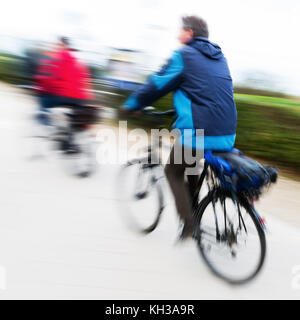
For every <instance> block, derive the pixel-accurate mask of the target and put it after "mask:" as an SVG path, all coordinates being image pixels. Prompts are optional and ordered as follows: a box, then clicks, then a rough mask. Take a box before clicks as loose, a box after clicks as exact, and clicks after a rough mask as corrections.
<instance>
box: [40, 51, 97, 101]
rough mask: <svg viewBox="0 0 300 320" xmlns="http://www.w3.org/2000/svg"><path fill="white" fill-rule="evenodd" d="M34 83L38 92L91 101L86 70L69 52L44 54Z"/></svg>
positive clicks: (88, 77) (88, 75)
mask: <svg viewBox="0 0 300 320" xmlns="http://www.w3.org/2000/svg"><path fill="white" fill-rule="evenodd" d="M40 62H41V64H40V67H39V69H38V73H37V75H36V77H35V78H36V83H37V87H38V90H39V91H40V92H44V93H50V94H54V95H59V96H63V97H69V98H75V99H83V100H91V99H93V94H92V92H91V91H89V90H90V89H91V86H90V84H89V81H90V74H89V71H88V69H87V68H86V67H85V66H84V65H83V64H82V63H80V62H79V61H78V59H77V58H76V57H75V56H74V55H73V54H72V51H70V50H60V51H56V52H51V53H46V54H45V58H44V59H42V60H41V61H40Z"/></svg>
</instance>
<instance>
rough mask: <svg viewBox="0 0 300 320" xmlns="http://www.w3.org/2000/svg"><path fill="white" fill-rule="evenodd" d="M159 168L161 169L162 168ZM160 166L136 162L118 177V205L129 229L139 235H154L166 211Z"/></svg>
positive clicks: (125, 167) (131, 163)
mask: <svg viewBox="0 0 300 320" xmlns="http://www.w3.org/2000/svg"><path fill="white" fill-rule="evenodd" d="M158 167H159V166H158ZM158 167H156V168H153V167H152V168H151V167H147V166H146V165H144V161H143V160H142V159H140V160H134V161H131V162H128V163H127V164H126V165H124V166H123V167H122V169H121V171H120V175H119V177H118V180H117V183H118V188H117V190H118V195H117V197H118V200H119V201H118V205H119V211H120V213H121V216H122V218H123V220H124V221H125V223H126V224H127V226H128V227H129V228H130V229H131V230H133V231H136V232H139V233H144V234H147V233H150V232H152V231H153V230H154V229H155V228H156V227H157V225H158V223H159V221H160V217H161V213H162V211H163V208H164V200H163V192H162V188H161V185H160V176H159V172H156V171H157V170H158Z"/></svg>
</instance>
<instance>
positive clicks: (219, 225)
mask: <svg viewBox="0 0 300 320" xmlns="http://www.w3.org/2000/svg"><path fill="white" fill-rule="evenodd" d="M237 202H238V204H237V203H235V202H234V201H233V199H232V195H231V193H230V192H228V191H226V190H223V189H220V188H218V189H214V190H212V191H211V192H210V193H209V194H208V195H207V196H206V197H205V198H204V199H203V200H202V201H201V203H200V204H199V207H198V210H197V211H196V221H197V225H198V226H199V230H200V233H199V238H198V239H197V244H198V248H199V250H200V253H201V255H202V257H203V258H204V261H205V262H206V264H207V265H208V267H209V268H210V270H211V271H212V272H213V273H214V274H215V275H217V276H218V277H220V278H222V279H223V280H226V281H227V282H229V283H231V284H242V283H245V282H247V281H250V280H251V279H253V278H254V277H255V276H256V275H257V274H258V273H259V271H260V270H261V268H262V266H263V263H264V260H265V255H266V238H265V232H264V229H263V227H262V224H261V222H260V220H259V217H258V216H257V214H256V212H255V210H254V208H253V207H252V206H251V205H250V204H249V202H248V200H247V199H246V198H245V197H242V196H240V197H239V198H238V201H237Z"/></svg>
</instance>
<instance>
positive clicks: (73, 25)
mask: <svg viewBox="0 0 300 320" xmlns="http://www.w3.org/2000/svg"><path fill="white" fill-rule="evenodd" d="M184 14H196V15H199V16H201V17H203V18H204V19H205V20H206V21H207V22H208V25H209V29H210V39H211V41H213V42H216V43H218V44H219V45H220V46H221V47H222V50H223V52H224V54H225V56H226V57H227V59H228V61H229V65H230V68H231V71H232V75H233V78H234V80H236V81H237V80H240V79H242V77H243V76H244V75H245V74H246V73H249V72H251V73H255V72H266V73H270V74H272V75H273V76H272V79H271V80H272V81H274V79H275V80H276V81H277V85H278V87H279V88H281V89H283V90H286V91H288V92H290V93H293V94H297V95H300V59H299V55H300V54H299V51H300V41H299V39H298V33H299V31H300V19H299V17H300V1H299V0H285V1H279V0H227V1H224V0H209V1H208V0H205V1H202V0H127V1H125V0H95V1H94V0H80V1H77V0H70V1H69V0H51V2H50V1H49V2H47V1H45V0H44V1H36V0H26V1H20V0H9V1H8V0H5V1H4V2H3V3H2V5H1V11H0V35H1V34H2V35H12V36H18V37H23V38H30V39H42V40H54V39H55V37H56V36H57V35H59V34H65V35H69V36H73V37H76V38H81V39H86V41H89V43H90V45H91V44H93V46H94V47H95V48H96V47H101V46H116V47H128V48H134V49H143V50H146V51H147V52H149V53H151V54H153V55H156V56H160V57H167V56H168V55H169V54H170V52H171V51H172V50H174V49H175V48H176V47H178V42H177V40H176V37H177V32H178V28H179V22H180V16H182V15H184ZM4 45H5V44H4ZM2 46H3V44H2ZM0 49H1V44H0Z"/></svg>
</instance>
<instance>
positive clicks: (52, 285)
mask: <svg viewBox="0 0 300 320" xmlns="http://www.w3.org/2000/svg"><path fill="white" fill-rule="evenodd" d="M0 106H1V107H0V142H1V166H0V177H1V179H0V189H1V195H2V196H1V200H0V208H1V210H0V299H12V298H13V299H299V298H300V279H298V278H299V277H300V250H299V248H300V229H299V227H300V224H299V218H298V217H297V213H298V215H299V214H300V212H299V211H300V210H299V209H300V206H299V194H300V193H299V190H300V188H299V183H296V182H291V181H288V180H284V181H283V182H280V183H279V184H278V188H279V189H280V188H282V189H284V190H283V191H284V192H285V193H284V192H280V193H278V194H276V192H273V191H272V193H271V195H270V196H269V198H267V197H266V200H265V203H266V204H267V205H264V204H263V203H264V199H262V200H261V204H260V205H259V206H260V212H261V213H262V215H263V216H264V217H266V220H267V224H268V234H267V244H268V253H267V259H266V263H265V266H264V268H263V270H262V272H261V273H260V274H259V276H258V277H257V278H256V279H255V280H254V281H252V282H250V283H249V284H247V285H243V286H240V287H232V286H230V285H228V284H226V283H224V282H222V281H221V280H219V279H217V278H216V277H215V276H213V275H212V274H211V273H210V272H209V270H208V269H207V267H206V265H205V264H204V262H203V261H202V260H201V258H200V256H199V253H198V251H197V249H196V247H195V245H194V243H192V242H191V243H188V244H185V245H182V246H175V245H174V241H175V238H176V231H177V220H176V217H175V212H174V206H173V204H172V201H171V200H170V199H171V198H170V197H169V201H168V203H169V205H168V206H167V208H166V210H165V214H164V217H163V220H162V222H161V224H160V225H159V227H158V229H157V230H156V231H155V232H154V233H153V234H151V235H149V236H146V237H141V236H138V235H136V234H134V233H132V232H130V231H129V230H128V229H127V228H126V227H125V225H124V223H123V221H122V220H121V219H120V212H119V210H118V206H117V201H116V196H117V195H116V183H117V173H118V170H119V166H118V165H102V166H99V168H98V171H97V173H96V174H95V175H94V176H92V177H90V178H88V179H78V178H76V177H73V176H72V175H70V174H69V173H68V172H67V170H65V168H64V166H62V165H61V163H60V161H58V160H57V159H56V158H55V157H51V156H49V157H47V156H46V157H45V158H41V159H35V160H34V161H33V160H29V159H28V157H27V155H28V144H27V143H26V139H25V136H26V134H27V133H28V132H29V131H30V125H31V122H30V121H29V120H28V119H29V116H30V112H32V111H33V110H34V108H35V107H36V102H35V100H34V99H33V98H32V97H30V96H26V95H25V94H24V93H23V92H22V91H16V90H15V89H13V88H11V87H8V86H6V85H3V84H1V85H0ZM275 188H276V186H275V187H274V190H275ZM282 195H283V196H282ZM297 195H298V198H297ZM280 196H282V198H280ZM145 210H147V208H145ZM297 266H298V267H297Z"/></svg>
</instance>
